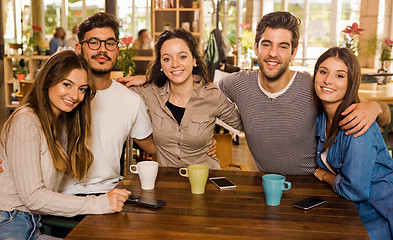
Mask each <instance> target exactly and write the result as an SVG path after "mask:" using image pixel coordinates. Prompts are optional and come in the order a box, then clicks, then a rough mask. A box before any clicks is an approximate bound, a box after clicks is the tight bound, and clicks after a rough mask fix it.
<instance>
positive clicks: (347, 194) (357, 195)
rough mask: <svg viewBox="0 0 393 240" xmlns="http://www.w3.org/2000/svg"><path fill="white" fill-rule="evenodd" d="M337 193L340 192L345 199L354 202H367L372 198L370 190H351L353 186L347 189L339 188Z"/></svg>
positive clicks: (354, 188)
mask: <svg viewBox="0 0 393 240" xmlns="http://www.w3.org/2000/svg"><path fill="white" fill-rule="evenodd" d="M337 192H338V194H340V195H341V196H343V197H344V198H346V199H348V200H351V201H353V202H362V201H365V200H367V199H368V198H369V196H370V191H369V190H365V189H362V188H356V187H353V188H351V186H349V187H348V186H346V187H345V189H343V188H340V187H339V188H338V191H337Z"/></svg>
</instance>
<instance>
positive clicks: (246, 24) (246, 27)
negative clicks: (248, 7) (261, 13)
mask: <svg viewBox="0 0 393 240" xmlns="http://www.w3.org/2000/svg"><path fill="white" fill-rule="evenodd" d="M240 26H241V27H242V29H243V30H246V29H250V27H251V24H249V23H242V24H240Z"/></svg>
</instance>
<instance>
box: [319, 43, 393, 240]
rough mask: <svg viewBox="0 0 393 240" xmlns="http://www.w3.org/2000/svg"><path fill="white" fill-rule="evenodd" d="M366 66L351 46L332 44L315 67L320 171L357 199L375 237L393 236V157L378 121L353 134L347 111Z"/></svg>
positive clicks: (341, 192) (346, 195) (336, 189)
mask: <svg viewBox="0 0 393 240" xmlns="http://www.w3.org/2000/svg"><path fill="white" fill-rule="evenodd" d="M360 73H361V72H360V65H359V62H358V60H357V58H356V56H355V55H353V53H352V52H351V51H349V50H348V49H346V48H337V47H335V48H331V49H329V50H328V51H326V52H325V53H324V54H322V55H321V56H320V57H319V59H318V60H317V63H316V65H315V68H314V78H313V82H314V92H313V96H314V98H315V104H316V108H317V111H318V117H317V131H316V137H317V140H318V148H317V163H318V166H319V168H318V169H317V170H316V171H315V173H314V175H315V176H316V177H317V178H318V179H319V180H321V181H325V182H327V183H329V184H330V185H331V186H332V188H333V191H334V192H336V193H337V194H339V195H340V196H342V197H344V198H346V199H348V200H351V201H353V202H355V205H356V208H357V210H358V212H359V215H360V217H361V218H362V221H363V223H364V225H365V227H366V229H367V232H368V234H369V236H370V238H371V239H378V240H383V239H393V159H392V158H391V157H390V155H389V152H388V150H387V148H386V145H385V142H384V140H383V138H382V135H381V132H380V129H379V127H378V125H377V124H376V123H375V122H374V123H373V124H372V126H371V127H370V128H369V129H368V130H367V132H366V133H365V134H363V135H362V136H360V137H357V138H355V137H353V136H352V135H350V136H347V135H346V134H345V132H344V131H343V130H341V127H340V126H339V121H340V120H341V119H342V116H341V114H340V113H341V112H342V111H343V110H344V109H346V108H347V107H348V106H349V105H351V104H352V103H356V102H359V97H358V89H359V84H360V78H361V75H360Z"/></svg>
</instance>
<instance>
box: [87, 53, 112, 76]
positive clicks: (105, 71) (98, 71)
mask: <svg viewBox="0 0 393 240" xmlns="http://www.w3.org/2000/svg"><path fill="white" fill-rule="evenodd" d="M81 53H82V56H83V49H82V52H81ZM97 57H105V58H107V59H108V61H112V58H110V57H109V56H108V55H106V53H102V52H100V53H98V54H96V55H93V56H91V59H95V58H97ZM116 62H117V59H116V61H115V64H113V66H112V67H111V68H109V69H96V68H93V67H92V66H90V68H91V71H92V73H93V74H96V75H101V74H107V73H110V72H111V71H112V70H113V69H115V67H116Z"/></svg>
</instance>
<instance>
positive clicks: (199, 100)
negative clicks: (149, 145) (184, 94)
mask: <svg viewBox="0 0 393 240" xmlns="http://www.w3.org/2000/svg"><path fill="white" fill-rule="evenodd" d="M130 89H132V90H134V91H135V92H137V93H139V94H140V96H141V97H142V98H143V100H144V101H145V103H146V105H147V107H148V108H149V112H150V115H151V118H152V125H153V138H154V141H155V143H156V153H157V160H158V163H159V164H160V166H163V167H176V168H180V167H187V166H189V165H193V164H203V165H207V166H209V168H210V169H220V164H219V162H218V159H215V158H212V157H210V156H208V155H207V153H206V152H207V150H208V148H209V145H210V144H211V142H212V137H213V130H214V127H215V122H216V118H219V119H221V120H222V121H224V122H225V123H227V124H228V125H230V126H232V127H234V128H236V129H238V130H243V125H242V122H241V118H240V114H239V112H238V110H237V109H236V108H235V106H234V104H233V103H231V102H229V100H228V99H227V98H226V97H225V95H224V94H223V93H222V92H221V90H220V89H219V88H218V87H217V86H215V85H213V84H208V85H205V84H204V83H203V82H201V83H199V85H198V86H197V88H195V89H194V90H193V92H192V95H191V98H190V100H189V101H188V103H187V106H186V110H185V112H184V116H183V118H182V120H181V123H180V125H179V124H178V123H177V121H176V119H175V118H174V116H173V115H172V112H171V111H170V110H169V108H168V107H167V106H166V105H165V103H166V102H167V101H168V99H169V91H170V86H169V83H167V84H166V85H165V86H164V87H157V86H156V85H154V84H145V85H144V86H142V87H131V88H130Z"/></svg>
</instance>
